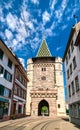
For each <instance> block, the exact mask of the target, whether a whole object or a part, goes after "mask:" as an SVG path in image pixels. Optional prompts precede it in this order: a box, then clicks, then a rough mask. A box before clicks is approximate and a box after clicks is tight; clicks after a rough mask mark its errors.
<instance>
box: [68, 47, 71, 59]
mask: <svg viewBox="0 0 80 130" xmlns="http://www.w3.org/2000/svg"><path fill="white" fill-rule="evenodd" d="M68 57H69V59H70V57H71V54H70V49H69V51H68Z"/></svg>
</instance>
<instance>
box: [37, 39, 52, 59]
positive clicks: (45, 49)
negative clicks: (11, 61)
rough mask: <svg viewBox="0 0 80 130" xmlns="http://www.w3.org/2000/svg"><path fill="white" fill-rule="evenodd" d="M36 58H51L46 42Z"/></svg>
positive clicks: (44, 41)
mask: <svg viewBox="0 0 80 130" xmlns="http://www.w3.org/2000/svg"><path fill="white" fill-rule="evenodd" d="M36 57H51V53H50V50H49V48H48V45H47V43H46V40H43V41H42V44H41V46H40V48H39V50H38V53H37V56H36Z"/></svg>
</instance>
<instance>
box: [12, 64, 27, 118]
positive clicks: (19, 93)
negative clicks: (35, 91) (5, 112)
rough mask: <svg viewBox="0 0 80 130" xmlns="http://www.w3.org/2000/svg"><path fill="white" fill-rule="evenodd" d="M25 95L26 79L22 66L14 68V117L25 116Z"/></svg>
mask: <svg viewBox="0 0 80 130" xmlns="http://www.w3.org/2000/svg"><path fill="white" fill-rule="evenodd" d="M26 95H27V77H26V73H24V69H22V66H20V65H19V66H18V67H17V66H15V79H14V89H13V104H12V114H13V115H15V117H22V116H25V114H26V113H25V110H26Z"/></svg>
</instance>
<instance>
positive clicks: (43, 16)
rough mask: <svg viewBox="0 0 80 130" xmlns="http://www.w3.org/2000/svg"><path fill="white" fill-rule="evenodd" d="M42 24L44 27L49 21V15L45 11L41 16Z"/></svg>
mask: <svg viewBox="0 0 80 130" xmlns="http://www.w3.org/2000/svg"><path fill="white" fill-rule="evenodd" d="M42 19H43V24H44V25H45V24H46V23H47V22H48V21H50V14H49V13H48V12H47V11H45V12H44V13H43V15H42Z"/></svg>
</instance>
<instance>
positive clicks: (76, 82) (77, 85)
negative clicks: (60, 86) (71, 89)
mask: <svg viewBox="0 0 80 130" xmlns="http://www.w3.org/2000/svg"><path fill="white" fill-rule="evenodd" d="M75 86H76V91H79V79H78V76H76V78H75Z"/></svg>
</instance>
